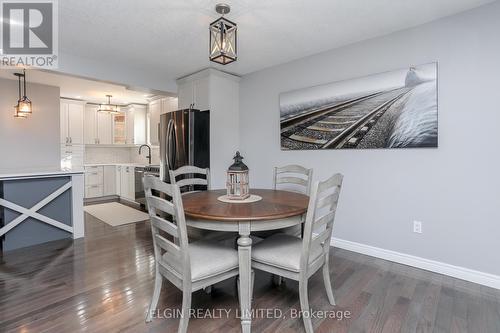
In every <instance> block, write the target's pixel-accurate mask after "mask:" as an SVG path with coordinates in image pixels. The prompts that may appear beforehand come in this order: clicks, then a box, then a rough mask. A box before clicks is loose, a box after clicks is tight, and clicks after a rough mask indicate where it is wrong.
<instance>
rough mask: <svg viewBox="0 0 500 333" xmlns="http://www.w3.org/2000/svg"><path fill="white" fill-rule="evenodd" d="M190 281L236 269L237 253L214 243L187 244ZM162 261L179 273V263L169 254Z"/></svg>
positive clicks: (206, 241) (202, 241)
mask: <svg viewBox="0 0 500 333" xmlns="http://www.w3.org/2000/svg"><path fill="white" fill-rule="evenodd" d="M188 248H189V256H190V261H191V281H193V282H194V281H198V280H202V279H206V278H209V277H212V276H216V275H219V274H222V273H225V272H228V271H231V270H233V269H235V268H238V251H236V250H235V249H233V248H231V247H228V246H226V245H224V244H220V243H218V242H215V241H208V240H200V241H196V242H193V243H189V246H188ZM163 260H164V261H165V262H166V263H168V264H170V265H171V266H172V268H174V269H175V270H176V271H177V272H179V273H181V262H180V261H179V259H177V258H175V257H174V256H173V255H172V254H170V253H168V252H167V253H165V254H164V255H163Z"/></svg>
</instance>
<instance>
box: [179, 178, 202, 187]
mask: <svg viewBox="0 0 500 333" xmlns="http://www.w3.org/2000/svg"><path fill="white" fill-rule="evenodd" d="M175 184H176V185H177V186H179V187H183V186H189V185H205V186H207V185H208V182H207V180H206V179H202V178H184V179H181V180H177V181H176V182H175Z"/></svg>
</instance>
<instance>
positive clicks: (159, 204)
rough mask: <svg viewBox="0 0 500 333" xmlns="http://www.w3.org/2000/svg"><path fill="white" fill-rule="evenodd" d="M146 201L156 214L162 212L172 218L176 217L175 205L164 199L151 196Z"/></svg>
mask: <svg viewBox="0 0 500 333" xmlns="http://www.w3.org/2000/svg"><path fill="white" fill-rule="evenodd" d="M146 201H147V202H148V206H149V207H151V208H153V209H154V210H155V212H158V211H161V212H164V213H167V214H169V215H172V216H175V215H176V214H175V208H174V205H172V203H171V202H168V201H167V200H165V199H163V198H160V197H155V196H152V195H151V196H148V197H147V198H146ZM150 216H151V214H150Z"/></svg>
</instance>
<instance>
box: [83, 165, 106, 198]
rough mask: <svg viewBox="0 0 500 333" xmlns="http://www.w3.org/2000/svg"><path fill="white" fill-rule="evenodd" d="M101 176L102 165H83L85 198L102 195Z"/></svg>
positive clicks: (102, 171) (102, 173)
mask: <svg viewBox="0 0 500 333" xmlns="http://www.w3.org/2000/svg"><path fill="white" fill-rule="evenodd" d="M103 176H104V170H103V167H102V166H87V167H85V198H98V197H102V196H103V195H104V187H103Z"/></svg>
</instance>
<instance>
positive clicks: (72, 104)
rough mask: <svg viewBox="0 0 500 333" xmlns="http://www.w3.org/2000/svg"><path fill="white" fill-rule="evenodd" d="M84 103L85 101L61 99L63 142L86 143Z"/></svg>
mask: <svg viewBox="0 0 500 333" xmlns="http://www.w3.org/2000/svg"><path fill="white" fill-rule="evenodd" d="M84 105H85V104H84V102H80V101H73V100H66V99H61V110H60V111H61V119H60V124H61V143H65V144H83V143H84V135H83V118H84V108H85V106H84Z"/></svg>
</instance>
